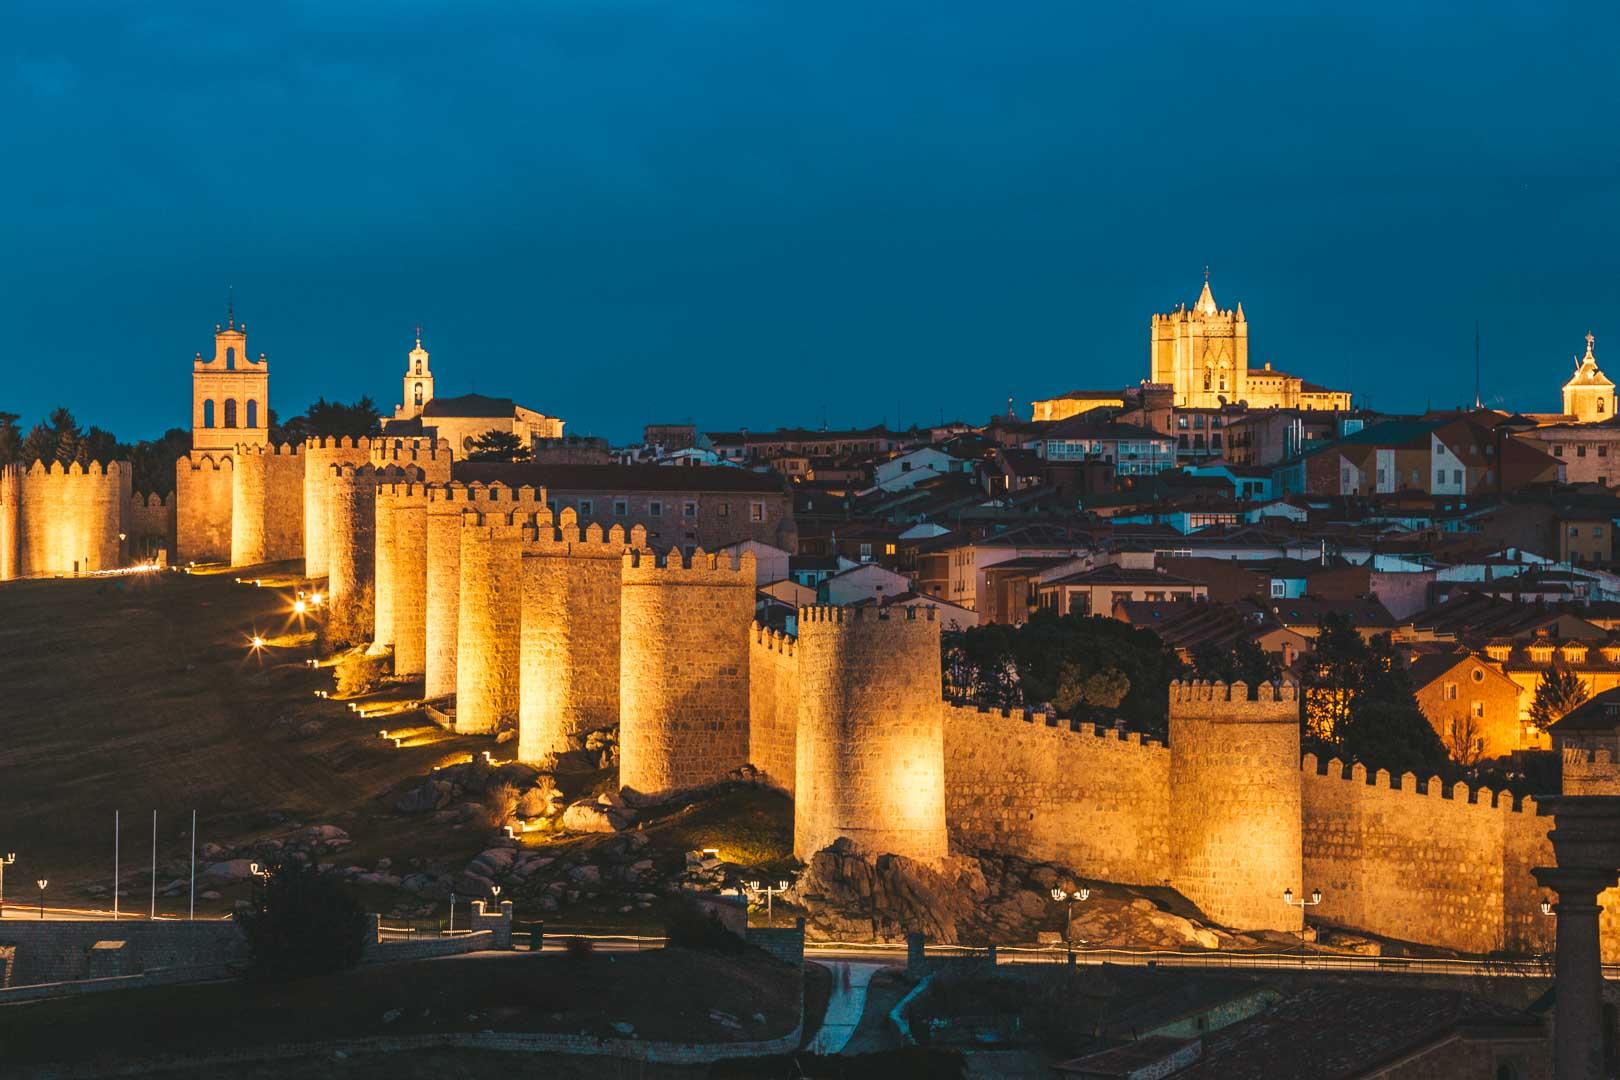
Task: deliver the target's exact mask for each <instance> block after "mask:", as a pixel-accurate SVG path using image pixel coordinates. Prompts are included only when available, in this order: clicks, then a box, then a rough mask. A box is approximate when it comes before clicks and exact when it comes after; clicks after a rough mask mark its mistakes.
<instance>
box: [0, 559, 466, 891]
mask: <svg viewBox="0 0 1620 1080" xmlns="http://www.w3.org/2000/svg"><path fill="white" fill-rule="evenodd" d="M281 580H287V579H285V578H283V579H281ZM292 595H293V592H292V589H290V588H254V587H253V586H252V585H243V584H238V583H236V582H235V581H234V580H233V578H232V577H231V576H230V575H207V576H205V575H187V574H178V573H168V574H152V575H145V576H132V577H128V578H119V579H100V580H59V581H26V582H12V583H7V584H5V585H0V777H3V778H4V780H3V782H0V851H13V850H14V851H15V852H16V853H17V863H16V865H15V866H14V867H12V868H10V869H11V872H10V873H8V874H7V878H8V882H7V884H8V885H10V889H8V892H9V893H10V895H11V897H12V898H14V899H21V898H22V897H23V896H25V895H29V894H32V893H33V892H34V890H33V889H32V887H31V886H32V882H33V880H34V879H35V878H36V877H41V876H43V877H46V878H48V879H49V880H50V882H51V885H50V892H49V896H50V897H51V898H53V899H58V900H61V901H62V902H64V903H82V902H83V898H82V895H81V894H79V893H78V892H77V891H76V888H77V887H80V886H84V885H87V884H90V883H92V882H98V883H101V884H104V885H106V884H110V880H111V876H112V866H113V811H114V810H115V809H117V810H122V811H123V824H124V831H123V857H122V864H123V869H124V872H125V875H126V881H127V880H128V875H129V874H130V872H131V871H132V870H144V869H145V867H146V866H147V864H148V862H149V859H150V852H151V813H152V811H153V810H154V809H155V810H157V811H158V846H159V850H158V857H159V862H160V864H161V863H164V862H169V861H172V860H175V859H184V858H185V857H186V856H187V854H188V851H189V839H188V835H187V832H188V829H189V824H190V814H191V811H192V810H193V809H196V810H197V811H198V836H199V842H200V843H207V842H209V841H214V842H219V843H229V842H231V841H233V840H237V839H241V838H245V837H249V836H254V835H259V834H261V833H263V832H266V831H269V830H272V829H274V828H276V827H277V826H278V825H279V824H281V823H284V822H302V823H305V824H313V823H317V822H323V823H324V822H336V823H338V824H341V825H342V826H343V827H344V828H345V829H347V830H348V831H349V832H350V833H351V834H352V835H354V837H355V839H356V842H357V846H358V845H359V844H360V843H362V842H364V840H365V839H366V838H367V833H368V830H371V831H376V830H381V829H383V828H385V823H384V822H383V821H382V820H381V819H377V820H373V819H372V816H371V815H369V814H367V813H365V811H366V808H367V807H366V804H367V803H368V801H369V800H371V799H372V798H373V797H374V796H375V795H377V794H378V793H379V792H382V791H384V790H386V789H387V788H389V787H390V786H392V785H393V784H394V783H396V782H397V781H399V780H400V779H402V778H404V777H407V776H411V775H415V774H420V773H425V772H427V771H428V770H429V769H431V767H432V766H433V765H434V764H436V763H439V762H440V761H444V760H450V759H453V758H458V757H459V758H460V759H465V757H466V755H467V753H468V752H469V751H472V750H475V749H483V748H484V747H486V746H489V745H491V744H490V743H489V741H488V740H473V739H464V738H463V739H457V738H450V737H444V738H440V739H438V740H437V741H434V742H432V743H431V744H427V745H420V746H407V747H405V748H403V749H395V748H394V747H392V746H391V745H389V744H385V743H383V742H382V740H380V739H378V738H377V737H376V728H377V727H378V726H379V724H378V723H377V722H376V721H370V722H368V721H365V720H362V719H360V718H359V717H358V716H357V715H355V714H354V713H351V712H350V711H349V710H348V709H347V708H346V706H344V705H343V704H341V703H339V702H333V701H323V700H319V699H317V698H315V696H314V694H313V691H314V690H315V689H317V688H327V687H330V686H331V678H330V673H329V672H326V671H313V670H311V669H309V668H307V667H306V666H304V659H305V658H306V657H307V656H309V655H311V654H310V646H311V645H312V643H313V634H312V633H311V632H309V628H305V629H304V630H303V631H301V630H300V627H299V625H298V623H299V620H298V618H297V617H296V616H294V615H293V614H292V612H291V604H292ZM255 633H257V634H259V635H262V636H263V637H264V638H265V639H267V641H268V642H269V644H268V645H267V646H266V647H265V648H263V649H262V650H257V651H255V650H254V649H252V648H251V647H250V645H249V641H250V639H251V637H252V636H253V635H254V634H255ZM404 719H405V718H390V720H389V721H388V722H389V724H391V725H399V724H402V723H403V722H404ZM25 883H26V884H27V885H28V886H29V887H28V888H27V889H25V888H24V884H25ZM132 891H133V892H134V895H133V896H130V897H128V898H127V899H126V906H127V907H136V908H139V909H140V910H143V911H144V910H145V908H146V892H145V889H144V887H142V888H136V889H134V890H132ZM158 903H159V910H160V911H164V910H169V911H179V910H182V909H183V907H184V904H185V898H184V897H183V896H182V897H181V898H179V899H178V900H169V901H165V900H164V899H163V898H161V897H160V898H159V902H158Z"/></svg>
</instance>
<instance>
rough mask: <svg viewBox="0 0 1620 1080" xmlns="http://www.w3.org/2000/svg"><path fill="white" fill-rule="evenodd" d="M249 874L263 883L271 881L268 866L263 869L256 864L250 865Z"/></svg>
mask: <svg viewBox="0 0 1620 1080" xmlns="http://www.w3.org/2000/svg"><path fill="white" fill-rule="evenodd" d="M248 873H250V874H252V875H253V876H254V877H256V878H258V879H259V880H260V881H262V882H268V881H269V880H270V868H269V867H268V866H264V867H261V866H260V865H259V864H258V863H256V862H255V863H248Z"/></svg>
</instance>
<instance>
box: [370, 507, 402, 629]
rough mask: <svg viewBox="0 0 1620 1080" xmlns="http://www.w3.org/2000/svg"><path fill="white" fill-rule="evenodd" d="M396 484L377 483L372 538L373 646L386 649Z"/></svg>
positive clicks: (391, 599) (390, 615)
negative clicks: (373, 546) (373, 547)
mask: <svg viewBox="0 0 1620 1080" xmlns="http://www.w3.org/2000/svg"><path fill="white" fill-rule="evenodd" d="M397 486H398V485H396V484H379V485H377V505H376V511H375V512H376V524H375V532H374V534H373V537H372V542H373V543H374V544H375V545H376V547H375V550H374V552H373V555H372V579H373V582H374V584H373V585H372V619H371V639H372V647H373V648H374V649H377V650H382V649H386V648H388V647H390V646H392V645H393V644H394V587H395V582H394V572H395V570H394V561H395V558H396V556H397V554H398V552H397V550H396V548H395V546H394V532H395V530H394V522H395V517H394V510H395V509H396V507H397V505H398V504H397V503H396V502H395V495H394V492H395V489H396V488H397Z"/></svg>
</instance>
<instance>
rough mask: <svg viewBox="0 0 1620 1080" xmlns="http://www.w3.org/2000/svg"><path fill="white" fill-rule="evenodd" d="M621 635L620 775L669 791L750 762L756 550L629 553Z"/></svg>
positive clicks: (637, 786) (641, 788) (624, 781)
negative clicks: (732, 554) (735, 554)
mask: <svg viewBox="0 0 1620 1080" xmlns="http://www.w3.org/2000/svg"><path fill="white" fill-rule="evenodd" d="M622 575H623V577H622V588H621V590H620V617H619V623H620V638H619V717H620V727H619V781H620V784H621V785H622V786H624V787H626V788H629V789H631V790H632V791H635V792H639V793H642V794H647V795H656V794H666V793H669V792H674V791H680V790H682V789H685V788H693V787H701V786H702V785H704V784H709V783H713V782H715V781H717V780H721V779H723V778H724V777H725V776H726V775H727V774H728V773H730V772H731V771H732V770H734V769H736V768H738V767H739V766H741V765H744V764H746V763H747V761H748V638H749V632H750V628H751V627H752V625H753V618H754V556H753V555H752V554H751V553H747V554H744V555H742V556H741V557H740V558H739V559H736V560H735V561H734V560H733V559H731V558H729V557H725V556H718V557H717V556H714V555H709V554H707V553H705V552H704V551H702V550H701V549H699V550H698V551H696V552H694V553H693V555H692V558H691V561H690V562H684V561H683V560H682V559H681V556H680V553H679V552H678V551H671V552H670V553H669V555H668V556H667V557H666V558H665V559H664V560H662V561H660V560H658V559H657V558H655V557H654V556H653V555H652V554H651V553H647V552H627V553H626V554H625V556H624V564H623V567H622Z"/></svg>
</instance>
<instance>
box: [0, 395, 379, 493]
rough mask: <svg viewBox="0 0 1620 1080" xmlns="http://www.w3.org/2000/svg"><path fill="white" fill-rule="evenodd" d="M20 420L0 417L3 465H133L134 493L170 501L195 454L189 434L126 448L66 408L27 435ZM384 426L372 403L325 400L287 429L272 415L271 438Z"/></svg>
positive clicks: (298, 438)
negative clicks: (177, 473) (183, 461)
mask: <svg viewBox="0 0 1620 1080" xmlns="http://www.w3.org/2000/svg"><path fill="white" fill-rule="evenodd" d="M21 419H22V418H21V416H20V415H19V414H17V413H13V412H0V465H31V464H33V463H34V462H35V461H43V462H46V463H47V464H48V463H50V462H53V461H59V462H61V463H62V464H63V465H69V464H72V463H73V462H75V461H77V462H78V463H79V464H81V465H87V464H89V463H90V462H92V461H128V462H129V463H130V465H131V467H132V470H133V477H132V481H131V483H132V486H133V488H134V490H136V491H142V492H155V493H156V494H159V495H168V494H169V493H171V492H172V491H174V463H175V460H176V459H177V458H181V457H184V456H185V455H186V454H188V453H190V452H191V432H190V431H188V430H187V429H185V428H170V429H169V430H168V431H165V432H164V433H163V434H162V435H161V436H159V437H158V438H156V439H142V440H140V441H139V442H133V443H126V442H122V441H120V440H119V439H118V437H117V436H116V435H114V434H113V433H112V432H110V431H106V430H103V429H102V428H99V427H95V426H91V427H89V428H81V427H80V426H79V422H78V421H77V420H76V419H75V418H74V416H73V413H71V412H70V411H68V410H67V409H65V408H57V409H53V410H52V411H51V414H50V415H49V416H47V417H46V418H45V419H44V420H42V421H41V422H40V423H37V424H35V425H33V427H31V428H29V429H28V430H27V432H26V433H25V432H24V431H23V429H22V428H21V426H20V425H19V423H18V421H19V420H21ZM381 426H382V425H381V414H380V413H379V412H378V410H377V406H376V403H375V402H373V401H372V400H371V399H370V398H369V397H362V398H360V400H358V401H355V402H353V403H351V404H347V405H345V404H343V403H342V402H335V401H327V400H326V399H325V398H320V399H318V400H317V401H316V402H315V403H314V404H313V405H311V406H310V407H309V408H308V409H306V410H305V411H304V412H303V413H302V414H301V415H298V416H294V417H292V418H291V419H289V420H288V421H286V423H281V422H279V421H278V420H277V418H276V412H275V410H274V409H271V410H270V415H269V429H270V437H271V439H272V440H274V441H276V442H298V443H301V442H303V441H304V439H305V438H307V437H308V436H311V435H375V434H376V433H377V432H378V431H380V430H381Z"/></svg>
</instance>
